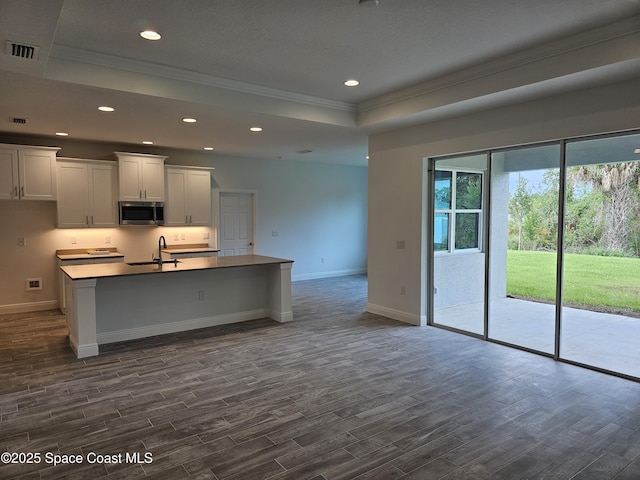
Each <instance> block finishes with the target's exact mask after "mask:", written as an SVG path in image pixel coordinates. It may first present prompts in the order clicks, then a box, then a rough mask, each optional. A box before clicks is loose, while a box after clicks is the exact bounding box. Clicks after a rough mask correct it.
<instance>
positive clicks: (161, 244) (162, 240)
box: [156, 235, 167, 265]
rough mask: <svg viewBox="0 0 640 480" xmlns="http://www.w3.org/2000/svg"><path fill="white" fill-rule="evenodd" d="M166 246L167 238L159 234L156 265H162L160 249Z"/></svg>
mask: <svg viewBox="0 0 640 480" xmlns="http://www.w3.org/2000/svg"><path fill="white" fill-rule="evenodd" d="M163 248H167V240H166V239H165V238H164V235H160V238H159V239H158V258H157V259H156V260H157V261H158V265H162V249H163Z"/></svg>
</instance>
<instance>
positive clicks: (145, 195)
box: [144, 190, 147, 200]
mask: <svg viewBox="0 0 640 480" xmlns="http://www.w3.org/2000/svg"><path fill="white" fill-rule="evenodd" d="M144 199H145V200H146V199H147V191H146V190H145V191H144Z"/></svg>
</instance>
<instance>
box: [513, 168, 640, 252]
mask: <svg viewBox="0 0 640 480" xmlns="http://www.w3.org/2000/svg"><path fill="white" fill-rule="evenodd" d="M566 183H567V184H566V203H565V213H566V215H565V251H567V252H569V253H584V254H592V255H615V256H633V257H640V168H639V167H638V164H637V162H623V163H615V164H602V165H588V166H580V167H571V168H569V169H568V170H567V182H566ZM559 184H560V176H559V171H558V170H557V169H554V170H546V171H545V172H544V176H543V180H542V182H541V184H540V185H538V186H535V187H534V186H532V185H530V184H529V182H528V180H527V179H526V178H524V177H521V178H519V180H518V184H517V186H516V189H515V191H514V192H513V193H512V194H511V196H510V198H509V248H510V249H513V250H555V249H556V248H557V238H558V192H559Z"/></svg>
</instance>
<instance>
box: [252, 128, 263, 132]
mask: <svg viewBox="0 0 640 480" xmlns="http://www.w3.org/2000/svg"><path fill="white" fill-rule="evenodd" d="M249 130H251V131H252V132H261V131H262V127H251V128H250V129H249Z"/></svg>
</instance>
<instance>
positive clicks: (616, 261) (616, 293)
mask: <svg viewBox="0 0 640 480" xmlns="http://www.w3.org/2000/svg"><path fill="white" fill-rule="evenodd" d="M564 265H565V272H564V301H565V304H567V305H575V306H584V307H587V308H589V307H596V308H597V309H598V310H601V309H602V308H601V307H606V308H604V310H607V311H612V312H620V313H624V312H628V311H635V312H640V259H638V258H622V257H599V256H595V255H577V254H566V255H565V260H564ZM555 278H556V254H555V253H549V252H531V251H516V250H509V251H508V253H507V293H508V294H509V295H513V296H516V297H524V298H531V299H537V300H545V301H554V300H555V296H556V294H555V288H556V287H555Z"/></svg>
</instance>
